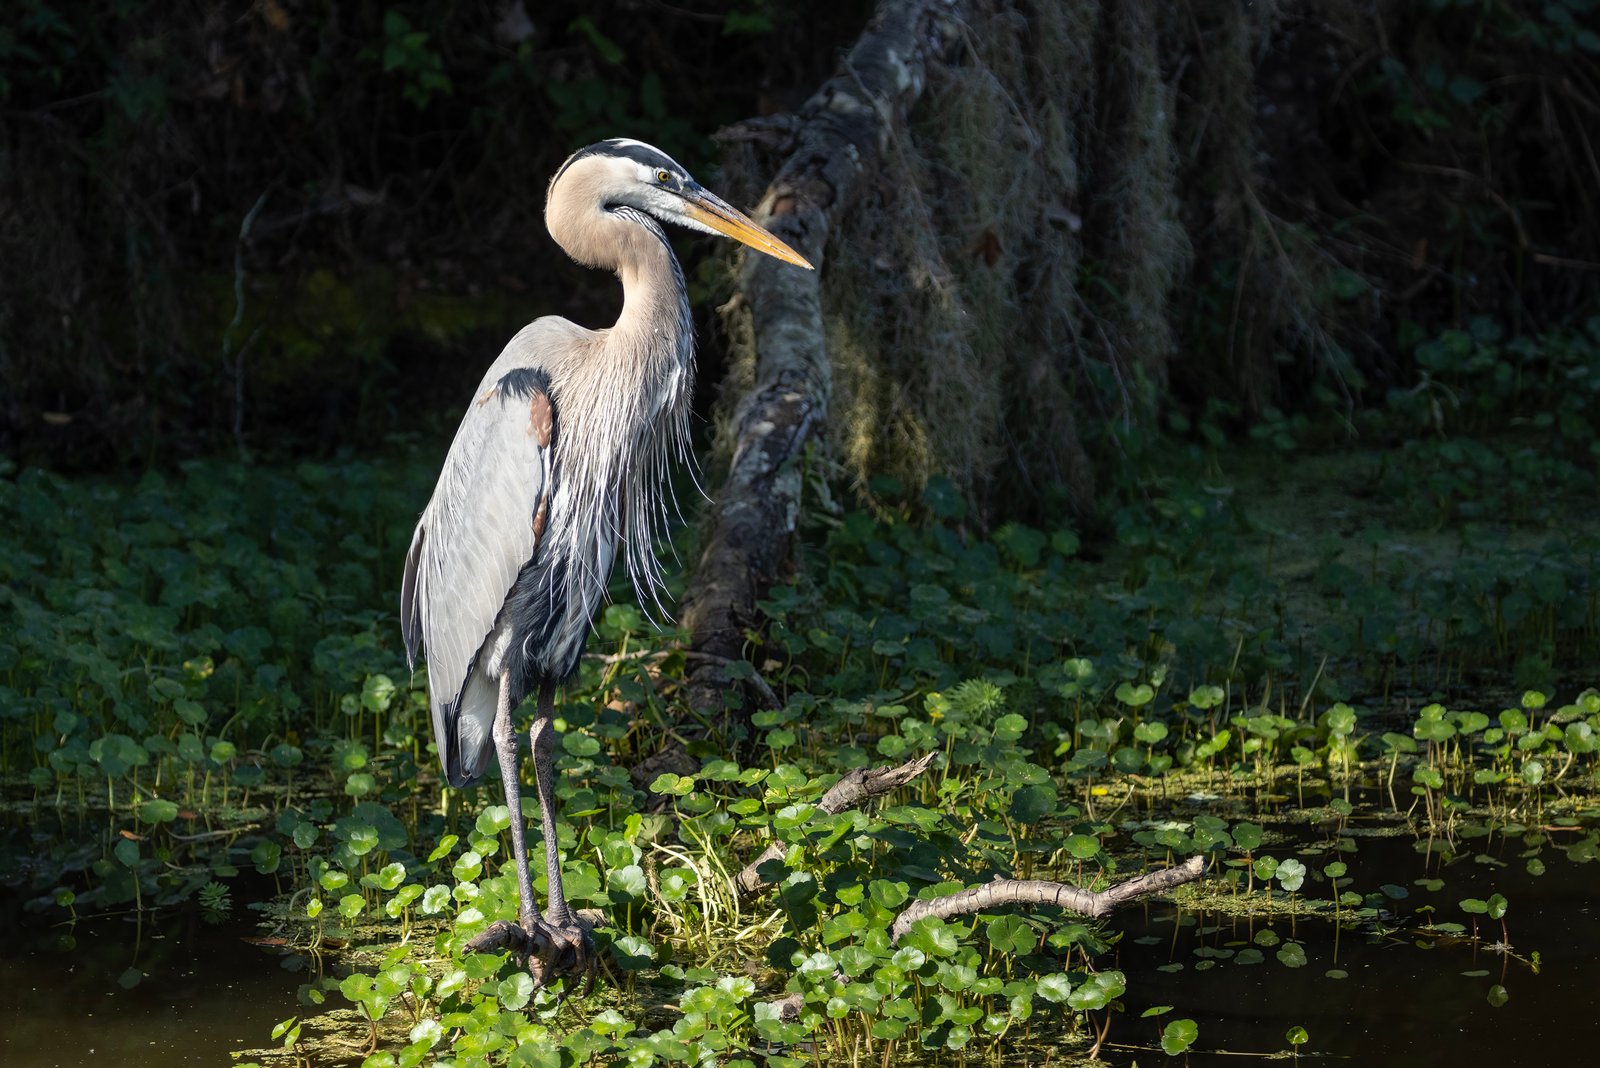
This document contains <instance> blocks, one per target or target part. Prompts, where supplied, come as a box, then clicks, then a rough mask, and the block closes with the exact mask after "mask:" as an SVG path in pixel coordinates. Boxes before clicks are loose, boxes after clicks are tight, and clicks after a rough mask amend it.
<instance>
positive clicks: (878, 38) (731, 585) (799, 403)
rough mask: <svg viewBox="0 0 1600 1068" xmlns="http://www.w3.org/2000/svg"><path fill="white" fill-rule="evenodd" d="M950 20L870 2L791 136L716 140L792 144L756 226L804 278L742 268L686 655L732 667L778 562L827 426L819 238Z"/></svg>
mask: <svg viewBox="0 0 1600 1068" xmlns="http://www.w3.org/2000/svg"><path fill="white" fill-rule="evenodd" d="M961 9H962V3H961V0H883V2H882V3H881V4H880V5H879V7H878V10H877V12H876V13H875V14H874V16H873V18H872V20H871V22H869V23H868V25H867V28H866V29H865V30H864V31H863V32H862V34H861V37H860V39H859V40H858V41H857V42H856V44H855V47H854V48H852V49H851V50H850V53H849V55H848V56H846V57H845V60H844V62H843V65H842V69H841V70H840V71H839V73H837V74H835V75H834V76H833V77H832V78H831V79H829V80H828V81H827V82H826V83H825V84H824V85H823V86H822V88H821V89H820V90H818V91H817V93H816V94H815V95H813V96H812V97H811V99H810V100H808V101H807V102H806V103H805V105H804V106H803V107H802V108H801V109H800V111H799V113H798V115H796V116H795V117H794V121H793V123H792V124H789V123H773V122H770V121H768V122H763V123H761V124H759V129H758V128H757V124H751V125H750V126H749V127H746V128H744V129H743V130H741V128H738V127H736V128H734V129H733V130H731V131H727V132H726V133H725V134H724V136H725V137H729V138H735V139H736V138H738V137H741V136H749V137H756V138H765V137H768V136H769V135H770V132H771V131H772V130H774V129H781V128H784V127H788V128H790V129H791V130H792V133H790V134H789V135H787V136H786V137H785V140H786V142H787V147H788V148H789V155H788V159H787V161H786V162H785V163H784V164H783V166H782V167H781V168H780V169H779V171H778V173H777V176H776V177H775V178H774V179H773V180H772V184H771V185H770V186H769V187H768V188H767V192H766V195H765V197H763V198H762V201H761V204H760V206H759V207H758V209H757V211H756V217H757V219H758V220H759V221H760V222H761V223H762V224H763V225H765V226H766V227H767V228H768V229H769V230H771V231H772V232H773V233H775V234H777V235H778V236H779V237H780V238H782V239H783V240H784V241H787V242H788V243H789V244H790V245H791V246H793V247H794V248H795V249H797V250H799V251H800V253H801V254H802V255H804V256H805V257H806V258H807V259H809V260H810V261H811V263H812V264H813V265H814V266H816V267H817V270H816V271H798V270H795V269H794V268H793V267H792V266H789V265H787V264H779V263H778V261H776V260H773V259H770V258H769V257H765V256H751V257H749V258H748V259H747V261H746V264H745V270H744V275H743V282H742V288H741V292H740V294H739V298H738V299H742V300H743V301H745V302H746V304H747V305H748V307H749V309H750V315H751V318H752V321H753V327H754V332H755V343H756V353H757V355H756V380H755V387H754V388H753V389H752V390H751V391H750V392H749V393H748V394H747V395H746V396H745V397H744V398H743V399H742V400H741V401H740V402H739V404H738V405H737V407H736V409H735V413H734V428H735V433H736V443H735V445H734V448H733V455H732V462H731V465H730V467H729V471H728V477H727V480H726V481H725V482H724V484H723V486H722V488H721V490H720V491H719V492H718V493H717V503H716V505H715V506H714V508H713V509H712V514H711V519H710V522H709V525H708V532H707V538H706V544H705V551H704V552H703V553H702V555H701V557H700V561H699V565H698V567H697V568H696V570H695V574H694V576H693V578H692V580H691V582H690V584H689V589H688V592H687V593H686V595H685V599H684V602H685V603H684V613H683V618H684V623H685V624H686V625H687V626H688V627H689V630H690V632H691V634H692V636H693V637H692V648H693V649H694V650H695V651H696V652H698V653H704V654H708V655H709V656H710V657H721V658H724V659H728V660H740V659H743V658H744V646H745V636H744V635H745V629H746V627H748V626H749V625H751V623H752V622H753V621H754V619H755V605H756V600H757V599H758V598H760V597H761V596H762V595H763V594H764V593H765V592H766V590H767V589H768V588H769V587H770V586H771V585H772V584H773V583H774V582H775V581H776V580H777V578H778V576H779V574H780V572H781V570H782V568H783V567H784V565H785V564H786V562H787V561H788V559H789V554H790V550H791V547H792V541H793V537H794V532H795V526H796V524H797V522H798V521H799V517H800V493H801V466H802V465H801V463H800V460H801V457H802V455H803V453H804V450H805V448H806V446H807V445H808V444H809V443H810V442H811V441H812V439H813V437H814V436H815V434H816V432H817V431H818V429H819V428H820V427H821V426H822V425H823V424H824V422H825V420H826V418H827V411H828V402H829V398H830V396H831V393H832V388H833V380H832V372H831V369H830V367H829V362H828V353H827V350H826V348H825V345H824V341H823V322H822V277H821V276H822V269H823V267H824V257H823V253H824V248H825V246H826V244H827V240H828V234H829V232H830V230H831V228H832V226H833V224H834V222H835V220H836V219H837V218H838V217H839V216H840V215H841V214H842V213H843V212H844V210H845V209H846V208H847V207H848V205H849V204H850V203H851V202H852V200H853V199H854V198H855V197H856V196H857V195H858V194H859V193H860V191H861V189H862V187H863V186H865V185H866V184H867V179H869V178H870V176H871V175H872V174H873V172H874V171H875V170H876V168H877V164H878V161H879V159H880V157H881V156H882V154H883V152H884V151H885V149H886V147H887V145H888V144H889V141H890V138H891V137H892V136H893V132H894V130H895V128H897V127H899V126H901V125H903V122H904V116H905V113H906V111H907V110H908V109H909V108H910V107H911V105H912V104H913V103H914V102H915V101H916V100H917V98H918V97H919V96H920V95H921V94H922V89H923V86H924V84H925V82H926V68H927V66H928V65H929V64H931V63H937V62H940V61H942V60H943V59H944V57H945V56H946V55H947V54H949V53H950V52H951V51H952V49H953V48H954V45H955V41H956V38H957V33H958V22H957V16H958V14H959V13H960V11H961ZM726 686H727V679H726V675H725V673H724V671H723V667H722V664H721V663H720V662H718V661H717V660H715V659H709V660H703V661H701V662H700V663H698V664H697V665H696V666H695V668H694V671H693V672H692V673H691V675H690V677H689V699H690V701H691V703H692V704H693V705H694V706H695V707H697V708H708V709H720V708H721V706H722V694H723V692H724V690H725V689H726Z"/></svg>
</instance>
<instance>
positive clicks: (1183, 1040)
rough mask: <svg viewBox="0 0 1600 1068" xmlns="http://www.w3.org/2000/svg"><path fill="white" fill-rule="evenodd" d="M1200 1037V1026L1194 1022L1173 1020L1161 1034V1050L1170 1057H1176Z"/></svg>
mask: <svg viewBox="0 0 1600 1068" xmlns="http://www.w3.org/2000/svg"><path fill="white" fill-rule="evenodd" d="M1199 1037H1200V1025H1199V1024H1197V1023H1195V1022H1194V1021H1193V1020H1188V1019H1184V1020H1173V1021H1172V1022H1171V1023H1169V1024H1167V1026H1166V1027H1165V1028H1164V1029H1163V1030H1162V1032H1161V1050H1162V1052H1163V1053H1165V1054H1166V1055H1167V1056H1169V1057H1176V1056H1177V1055H1178V1054H1180V1053H1182V1052H1183V1051H1184V1050H1186V1049H1188V1048H1189V1047H1190V1046H1192V1045H1194V1040H1195V1039H1197V1038H1199Z"/></svg>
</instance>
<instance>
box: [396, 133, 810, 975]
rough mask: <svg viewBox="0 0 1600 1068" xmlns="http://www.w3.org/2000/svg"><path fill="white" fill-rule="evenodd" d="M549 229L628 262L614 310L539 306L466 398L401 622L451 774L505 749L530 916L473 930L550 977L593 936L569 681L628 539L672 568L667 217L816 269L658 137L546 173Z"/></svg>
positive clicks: (677, 362)
mask: <svg viewBox="0 0 1600 1068" xmlns="http://www.w3.org/2000/svg"><path fill="white" fill-rule="evenodd" d="M544 217H545V225H546V226H547V227H548V228H549V230H550V236H551V237H553V238H555V240H556V243H557V244H559V245H560V246H561V247H562V248H563V249H565V250H566V252H567V254H568V255H569V256H571V257H572V258H573V259H575V260H577V261H578V262H579V263H582V264H585V265H587V266H590V267H603V268H606V269H608V270H611V271H614V272H616V274H617V275H618V277H619V278H620V279H621V280H622V291H623V302H622V314H621V316H620V317H619V318H618V319H617V322H616V325H615V326H613V327H611V328H610V329H608V330H586V329H584V328H583V327H581V326H577V325H575V324H574V323H571V322H568V321H567V320H566V319H563V318H560V317H559V316H553V315H551V316H545V317H544V318H541V319H537V320H535V321H534V322H532V323H530V324H529V325H527V326H525V327H523V328H522V330H521V331H520V332H519V333H518V334H517V335H516V336H515V337H514V338H512V339H511V342H510V344H508V345H507V346H506V348H505V351H504V352H502V353H501V354H500V357H499V359H497V360H495V361H494V363H493V364H492V365H491V366H490V367H489V371H488V373H487V374H485V375H484V376H483V381H482V382H480V383H479V385H478V389H477V391H476V392H475V393H474V394H473V400H472V402H471V403H470V404H468V406H467V412H466V415H465V416H463V417H462V420H461V427H460V429H459V430H457V431H456V437H455V441H454V442H452V443H451V445H450V452H449V454H448V455H447V456H446V457H445V461H444V470H443V471H441V472H440V474H439V482H438V485H437V486H435V487H434V491H433V498H432V499H431V500H430V501H429V502H428V507H427V508H426V509H425V510H424V511H423V513H422V518H421V520H420V521H419V522H418V523H417V530H416V533H415V534H414V535H413V536H412V539H411V549H410V551H409V552H408V553H407V554H406V566H405V577H404V580H403V582H402V585H401V591H400V628H401V632H402V634H403V635H404V638H405V644H406V656H407V659H408V660H409V661H410V662H411V663H412V664H413V666H414V665H415V662H416V654H417V648H418V646H419V644H420V645H421V646H424V647H425V648H426V650H427V660H428V696H429V704H430V706H431V707H432V710H433V738H434V744H435V745H436V747H437V748H438V751H439V759H440V761H441V762H442V763H443V765H444V774H445V778H446V779H447V780H448V781H449V783H450V785H452V786H456V787H462V786H467V785H470V784H472V783H474V782H476V781H477V780H478V779H479V778H481V777H482V775H483V773H484V771H485V770H486V768H487V767H488V763H489V755H490V753H491V752H493V753H494V754H495V755H496V756H497V757H498V758H499V763H500V778H501V780H502V782H503V783H504V784H505V795H506V806H507V807H508V808H509V809H510V812H511V841H512V851H513V855H514V857H515V862H516V866H517V889H518V892H519V894H520V903H521V907H520V910H519V916H518V918H519V920H520V926H519V925H513V924H510V923H508V922H507V921H503V920H502V921H499V922H498V923H496V924H494V925H492V926H491V927H490V928H489V929H488V930H486V931H485V932H484V933H483V934H481V935H479V936H478V937H477V938H475V939H473V940H472V941H471V942H470V943H468V946H467V948H468V949H469V950H472V949H478V948H494V947H499V946H509V947H511V949H512V952H513V954H514V955H515V956H516V957H517V958H518V959H519V960H521V961H522V962H524V963H525V965H526V967H527V968H528V971H529V973H530V974H531V975H532V977H533V979H534V982H535V983H537V984H539V985H541V986H542V985H544V984H545V983H546V982H548V981H549V980H550V979H552V978H553V977H555V976H557V975H560V974H564V973H570V972H577V971H583V972H586V973H587V974H588V976H589V979H590V982H591V983H592V982H593V976H594V957H593V952H592V943H591V942H590V940H589V937H588V934H587V932H586V931H585V929H584V928H583V927H582V925H580V924H579V923H578V922H577V919H576V917H575V916H574V915H573V913H572V911H571V910H569V909H568V907H567V901H566V895H565V894H564V893H563V892H562V888H561V862H560V856H559V852H558V848H557V841H556V824H555V795H554V790H553V783H552V777H553V765H554V753H553V751H552V747H553V745H554V742H555V732H554V731H553V729H552V727H551V723H550V717H551V713H552V711H553V710H554V706H555V690H556V687H557V686H559V685H561V684H562V683H564V682H566V681H567V680H568V679H570V678H571V677H572V676H573V674H575V672H576V671H577V667H578V660H579V657H580V656H581V654H582V652H583V646H584V639H585V638H586V637H587V635H588V631H589V627H590V623H591V620H592V618H593V616H594V613H595V610H596V609H597V608H598V606H599V605H600V602H601V600H602V599H603V598H604V596H605V592H606V585H607V580H608V578H609V576H610V574H611V567H612V564H613V562H614V561H615V560H616V558H617V557H618V556H619V555H620V556H623V557H625V558H626V560H627V566H628V570H629V572H630V573H631V575H632V577H633V580H634V583H635V585H636V587H638V588H639V589H640V591H641V592H653V591H655V590H658V589H659V588H660V581H661V574H660V568H659V565H658V564H657V563H656V559H655V555H654V551H653V548H652V545H651V540H652V535H653V534H654V532H655V531H656V530H657V529H658V528H659V527H660V526H661V522H662V520H663V519H664V517H665V514H666V508H665V503H666V498H667V494H668V493H669V492H670V490H669V489H668V488H667V486H666V482H665V478H666V474H667V465H668V463H669V462H670V461H671V459H672V457H673V456H674V455H677V456H680V457H681V456H682V455H683V454H684V452H685V450H686V448H687V430H688V407H689V398H690V394H691V392H692V380H693V375H694V330H693V326H692V325H691V322H690V319H689V301H688V296H687V293H686V292H685V289H684V283H683V271H682V269H681V268H680V267H679V266H678V260H677V257H676V256H674V255H673V253H672V248H671V246H670V245H668V243H667V236H666V233H665V232H664V231H663V230H662V228H661V226H660V224H659V223H658V222H657V220H660V221H661V222H672V223H677V224H678V225H680V226H686V227H689V228H690V229H693V230H702V231H705V232H707V233H715V234H722V235H724V236H726V237H731V238H733V239H734V240H736V241H740V242H743V243H744V244H746V245H749V246H750V247H752V248H754V249H757V250H759V251H761V252H764V253H766V254H767V255H769V256H775V257H777V258H778V259H780V260H785V261H787V262H789V263H793V264H796V265H798V266H801V267H804V268H806V269H808V270H809V269H810V267H811V265H810V264H809V263H807V262H806V261H805V259H804V258H803V257H801V256H800V254H799V253H797V252H795V251H794V250H793V249H791V248H790V247H789V246H788V245H786V244H784V243H783V242H782V241H780V240H778V239H777V238H776V237H774V236H773V235H772V234H770V233H768V232H767V231H766V230H764V229H762V228H761V227H760V226H757V225H756V224H755V223H754V222H752V221H751V220H750V219H749V218H747V217H746V216H745V215H743V214H742V213H740V212H739V211H738V210H736V209H735V208H733V207H732V206H731V205H729V204H728V203H726V202H725V201H723V200H722V199H720V198H719V197H716V196H714V195H713V194H711V193H709V192H707V191H706V190H705V189H703V188H701V187H700V185H699V183H697V182H696V181H695V180H694V179H693V178H691V177H690V176H689V174H688V172H687V171H685V170H684V169H683V168H682V167H680V166H679V165H678V164H677V163H675V162H674V161H673V160H672V159H671V158H670V157H669V156H667V155H666V154H665V153H664V152H661V151H660V150H659V149H656V148H652V147H651V146H649V145H646V144H642V143H640V142H638V141H630V140H626V139H616V140H611V141H601V142H599V143H598V144H593V145H590V146H589V147H587V148H584V149H582V150H580V151H578V152H576V153H574V154H573V155H572V156H571V158H569V159H568V160H567V161H566V162H565V163H563V164H562V165H561V169H560V170H558V171H556V174H555V177H554V178H552V179H551V181H550V190H549V193H548V195H547V197H546V200H545V210H544ZM534 691H537V692H538V707H537V710H536V712H535V713H534V718H533V725H532V727H531V728H530V729H529V732H528V734H529V741H530V744H531V746H532V749H533V766H534V775H535V782H536V785H537V788H538V793H539V809H540V815H541V818H542V822H543V829H544V856H545V870H546V872H547V873H548V878H549V893H548V906H547V908H546V909H545V912H544V914H543V915H541V914H540V912H539V908H538V906H537V905H536V904H535V903H534V898H533V883H532V880H531V879H530V877H529V873H528V857H527V846H526V844H525V842H524V838H523V819H522V810H521V789H520V786H519V784H518V780H517V739H516V735H515V733H514V731H513V728H512V720H511V717H512V713H513V711H514V710H515V709H516V708H517V707H518V706H519V705H520V704H521V703H522V701H523V699H524V698H525V697H527V695H528V694H530V693H532V692H534Z"/></svg>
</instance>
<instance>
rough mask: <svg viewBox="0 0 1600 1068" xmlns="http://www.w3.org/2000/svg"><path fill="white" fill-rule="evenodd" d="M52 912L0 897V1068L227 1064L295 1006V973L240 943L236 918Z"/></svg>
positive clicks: (241, 926)
mask: <svg viewBox="0 0 1600 1068" xmlns="http://www.w3.org/2000/svg"><path fill="white" fill-rule="evenodd" d="M58 919H59V915H58V914H55V913H51V914H47V915H44V914H39V913H34V912H30V911H25V910H24V909H23V908H22V907H21V904H20V903H19V902H18V901H16V900H15V899H14V898H7V897H0V1065H3V1066H4V1068H56V1066H61V1068H65V1066H71V1065H105V1066H119V1068H120V1066H124V1065H126V1066H144V1065H149V1066H158V1065H173V1064H206V1065H226V1064H228V1063H230V1058H229V1056H228V1054H229V1051H231V1050H235V1049H244V1048H255V1047H260V1046H263V1045H267V1044H268V1043H269V1036H270V1035H271V1032H272V1028H273V1026H274V1025H275V1024H276V1023H278V1021H280V1020H283V1019H286V1018H287V1017H289V1016H293V1015H296V1014H297V1013H299V1012H300V1011H301V1010H300V1008H299V1006H298V1005H297V1004H296V1002H295V988H296V985H297V984H298V983H299V982H300V981H302V979H301V978H300V977H297V976H295V975H292V974H290V973H289V972H287V971H285V970H284V967H283V965H282V959H280V958H279V957H278V956H276V955H274V954H272V953H268V952H265V951H263V950H262V949H260V948H259V947H257V946H253V945H249V944H247V943H246V942H244V941H242V938H244V937H249V936H254V935H256V934H258V933H259V932H258V930H257V929H256V928H255V927H254V926H253V925H252V924H249V923H247V922H244V921H242V920H230V921H227V922H225V923H223V924H221V925H211V924H207V923H205V922H203V921H202V920H201V918H200V917H199V916H198V915H196V914H193V913H188V914H182V915H176V916H166V917H155V918H152V917H150V916H146V917H145V918H144V920H143V922H142V923H140V922H138V921H136V920H135V919H134V918H132V917H114V918H105V919H96V920H92V921H83V922H80V923H78V924H76V925H73V926H71V927H65V926H53V924H54V923H55V922H56V920H58ZM285 959H286V958H285ZM130 969H138V974H135V973H131V972H130ZM140 975H142V978H140V977H139V976H140ZM135 978H138V981H137V982H136V983H133V985H131V986H124V985H123V984H124V983H131V982H132V981H133V980H134V979H135Z"/></svg>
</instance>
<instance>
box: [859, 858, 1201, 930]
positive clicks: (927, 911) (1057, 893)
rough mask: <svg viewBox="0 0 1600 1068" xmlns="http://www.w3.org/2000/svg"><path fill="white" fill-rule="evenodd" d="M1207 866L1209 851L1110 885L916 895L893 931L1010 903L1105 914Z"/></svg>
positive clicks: (997, 883)
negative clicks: (930, 919) (928, 918)
mask: <svg viewBox="0 0 1600 1068" xmlns="http://www.w3.org/2000/svg"><path fill="white" fill-rule="evenodd" d="M1205 872H1206V858H1205V857H1203V856H1202V857H1190V858H1189V859H1188V860H1186V861H1184V862H1183V863H1182V864H1179V865H1178V866H1177V867H1175V868H1161V869H1159V870H1158V871H1152V872H1146V873H1145V874H1143V875H1140V876H1136V877H1135V878H1132V879H1128V880H1126V881H1124V882H1120V883H1118V884H1117V885H1115V886H1112V887H1108V888H1106V889H1105V890H1082V889H1080V888H1078V887H1076V886H1067V885H1066V884H1065V883H1052V882H1045V881H1043V880H1040V879H995V880H994V881H993V882H990V883H987V884H985V885H983V886H975V887H973V888H972V889H971V890H962V891H960V892H959V893H954V894H948V895H946V896H944V897H939V898H933V899H932V900H929V901H916V902H913V903H912V904H911V906H910V907H909V908H907V909H906V910H905V911H904V912H902V913H901V914H900V915H899V916H897V917H895V921H894V926H893V927H892V928H891V929H890V932H889V935H890V938H892V939H893V940H894V941H896V942H898V941H900V939H901V938H902V937H903V936H904V935H905V933H906V932H907V931H909V930H911V926H912V924H914V923H916V922H917V921H918V920H920V919H922V918H923V917H924V916H938V917H940V918H942V919H949V918H950V917H952V916H969V915H971V914H972V913H975V912H991V911H993V910H994V909H997V908H1004V907H1006V906H1008V905H1038V906H1053V907H1055V908H1062V909H1066V910H1067V911H1069V912H1076V913H1078V914H1079V915H1081V916H1089V917H1092V918H1093V919H1097V920H1098V919H1103V918H1104V917H1106V916H1108V915H1110V914H1111V913H1112V912H1113V911H1115V910H1116V909H1118V908H1121V907H1122V906H1123V905H1126V904H1127V903H1128V902H1130V901H1132V900H1133V899H1134V898H1138V897H1144V896H1146V895H1148V894H1156V893H1160V892H1161V891H1163V890H1170V889H1172V888H1173V887H1174V886H1181V885H1183V884H1184V883H1188V882H1193V881H1194V880H1196V879H1198V878H1200V877H1201V876H1202V875H1204V874H1205Z"/></svg>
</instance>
